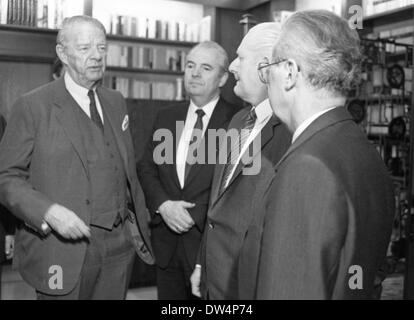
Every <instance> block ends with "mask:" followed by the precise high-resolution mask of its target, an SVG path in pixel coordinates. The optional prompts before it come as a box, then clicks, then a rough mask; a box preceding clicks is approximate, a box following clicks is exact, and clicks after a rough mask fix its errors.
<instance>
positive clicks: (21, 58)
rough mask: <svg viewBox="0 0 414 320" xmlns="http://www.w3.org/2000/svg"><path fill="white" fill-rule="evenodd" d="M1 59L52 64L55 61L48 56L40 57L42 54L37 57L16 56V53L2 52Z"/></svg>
mask: <svg viewBox="0 0 414 320" xmlns="http://www.w3.org/2000/svg"><path fill="white" fill-rule="evenodd" d="M0 61H6V62H24V63H46V64H52V63H53V62H54V59H53V58H48V57H40V56H39V57H36V56H16V55H3V54H0Z"/></svg>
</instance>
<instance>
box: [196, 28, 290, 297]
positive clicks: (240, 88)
mask: <svg viewBox="0 0 414 320" xmlns="http://www.w3.org/2000/svg"><path fill="white" fill-rule="evenodd" d="M279 31H280V25H279V24H277V23H263V24H259V25H257V26H255V27H254V28H252V29H251V30H250V31H249V32H248V34H247V35H246V36H245V37H244V39H243V40H242V42H241V44H240V46H239V48H238V50H237V55H238V57H237V58H236V59H235V60H234V61H233V62H232V64H231V65H230V71H231V72H232V73H233V74H234V77H235V78H236V81H237V84H236V86H235V88H234V92H235V93H236V95H238V96H239V97H240V98H242V99H243V100H245V101H247V102H248V103H249V104H251V106H250V107H247V108H245V109H243V110H241V111H240V112H239V113H237V114H236V115H235V116H234V118H233V119H232V121H231V123H230V126H229V132H230V131H231V130H237V132H240V137H239V143H237V144H236V146H232V147H231V148H227V150H224V151H225V152H226V153H228V156H227V160H228V161H227V163H219V164H218V165H217V166H216V168H215V174H214V180H213V188H212V194H211V198H210V208H209V211H208V217H207V220H208V221H207V227H206V231H205V234H204V237H203V244H202V246H201V249H200V254H199V258H198V262H199V265H198V266H197V267H196V269H195V271H194V273H193V275H192V286H193V292H194V293H195V294H197V295H202V296H203V297H204V298H209V299H214V300H215V299H232V300H233V299H251V298H253V296H254V292H255V285H256V272H255V270H249V273H247V272H244V270H243V269H241V268H240V265H241V264H243V263H249V264H251V266H252V268H253V269H254V267H255V266H257V262H258V258H259V257H258V256H254V255H255V253H256V252H257V248H258V247H259V245H260V215H259V212H258V208H259V207H260V206H259V203H257V202H256V201H255V199H256V198H257V196H258V190H260V189H261V186H262V184H263V183H265V182H266V181H267V177H268V175H269V174H270V173H271V172H272V171H273V166H274V165H275V164H276V163H277V162H278V161H279V160H280V158H281V157H282V156H283V154H284V153H285V152H286V150H287V148H288V146H289V143H290V139H291V135H290V133H289V132H288V130H287V128H286V127H285V126H284V125H283V124H282V123H281V121H280V120H279V119H277V118H276V117H275V116H273V112H272V109H271V107H270V104H269V100H268V97H267V91H266V85H265V84H263V83H262V82H261V81H260V78H259V75H258V72H257V66H258V64H259V63H260V62H261V61H262V60H263V59H264V58H266V57H270V56H271V53H272V50H271V49H272V46H273V44H274V42H275V41H276V39H277V37H278V35H279ZM226 147H228V146H226V145H224V144H223V149H224V148H226ZM250 149H251V151H250ZM246 154H249V155H250V156H248V157H246V156H245V155H246ZM249 159H250V161H248V160H249ZM250 167H251V168H252V169H254V167H256V169H258V170H257V171H256V172H253V171H255V170H253V171H249V170H247V169H248V168H250ZM244 251H251V252H252V257H251V259H250V260H249V261H243V260H242V259H241V257H243V252H244Z"/></svg>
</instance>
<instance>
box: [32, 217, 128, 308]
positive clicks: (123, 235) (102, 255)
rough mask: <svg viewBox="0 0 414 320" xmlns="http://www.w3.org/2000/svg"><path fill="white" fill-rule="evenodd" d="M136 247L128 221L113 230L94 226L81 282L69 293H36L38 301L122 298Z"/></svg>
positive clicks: (124, 294)
mask: <svg viewBox="0 0 414 320" xmlns="http://www.w3.org/2000/svg"><path fill="white" fill-rule="evenodd" d="M134 256H135V250H134V248H133V246H132V244H131V241H130V240H129V230H128V229H127V227H126V224H123V223H120V224H119V225H118V226H116V227H114V228H113V229H112V230H106V229H103V228H99V227H94V226H91V238H90V239H89V244H88V247H87V250H86V255H85V260H84V264H83V267H82V271H81V275H80V279H79V282H78V284H77V285H76V286H75V288H74V290H72V291H71V292H70V293H69V294H68V295H64V296H51V295H46V294H43V293H41V292H37V298H38V300H123V299H125V297H126V294H127V290H128V285H129V280H130V276H131V272H132V264H133V258H134Z"/></svg>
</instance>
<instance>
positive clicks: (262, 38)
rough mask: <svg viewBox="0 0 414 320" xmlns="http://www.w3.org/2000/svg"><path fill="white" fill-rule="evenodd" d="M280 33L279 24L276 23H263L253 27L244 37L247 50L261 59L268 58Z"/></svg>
mask: <svg viewBox="0 0 414 320" xmlns="http://www.w3.org/2000/svg"><path fill="white" fill-rule="evenodd" d="M280 33H281V24H280V23H277V22H264V23H259V24H257V25H255V26H254V27H253V28H251V29H250V30H249V32H248V33H247V35H246V37H245V38H246V39H248V42H249V46H248V50H250V51H251V52H253V53H255V54H257V55H261V56H262V57H269V58H270V57H271V56H272V50H273V46H274V44H275V42H277V41H278V40H279V37H280Z"/></svg>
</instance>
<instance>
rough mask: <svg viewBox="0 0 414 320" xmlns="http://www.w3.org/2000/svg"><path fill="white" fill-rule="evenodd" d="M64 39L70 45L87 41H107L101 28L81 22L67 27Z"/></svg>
mask: <svg viewBox="0 0 414 320" xmlns="http://www.w3.org/2000/svg"><path fill="white" fill-rule="evenodd" d="M63 35H64V38H65V40H66V41H67V42H69V43H79V42H85V41H88V42H90V41H99V42H102V41H106V35H105V33H104V32H103V30H102V29H101V28H99V27H98V26H96V25H95V24H93V23H89V22H80V23H74V24H70V25H68V26H66V27H65V31H64V33H63Z"/></svg>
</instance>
